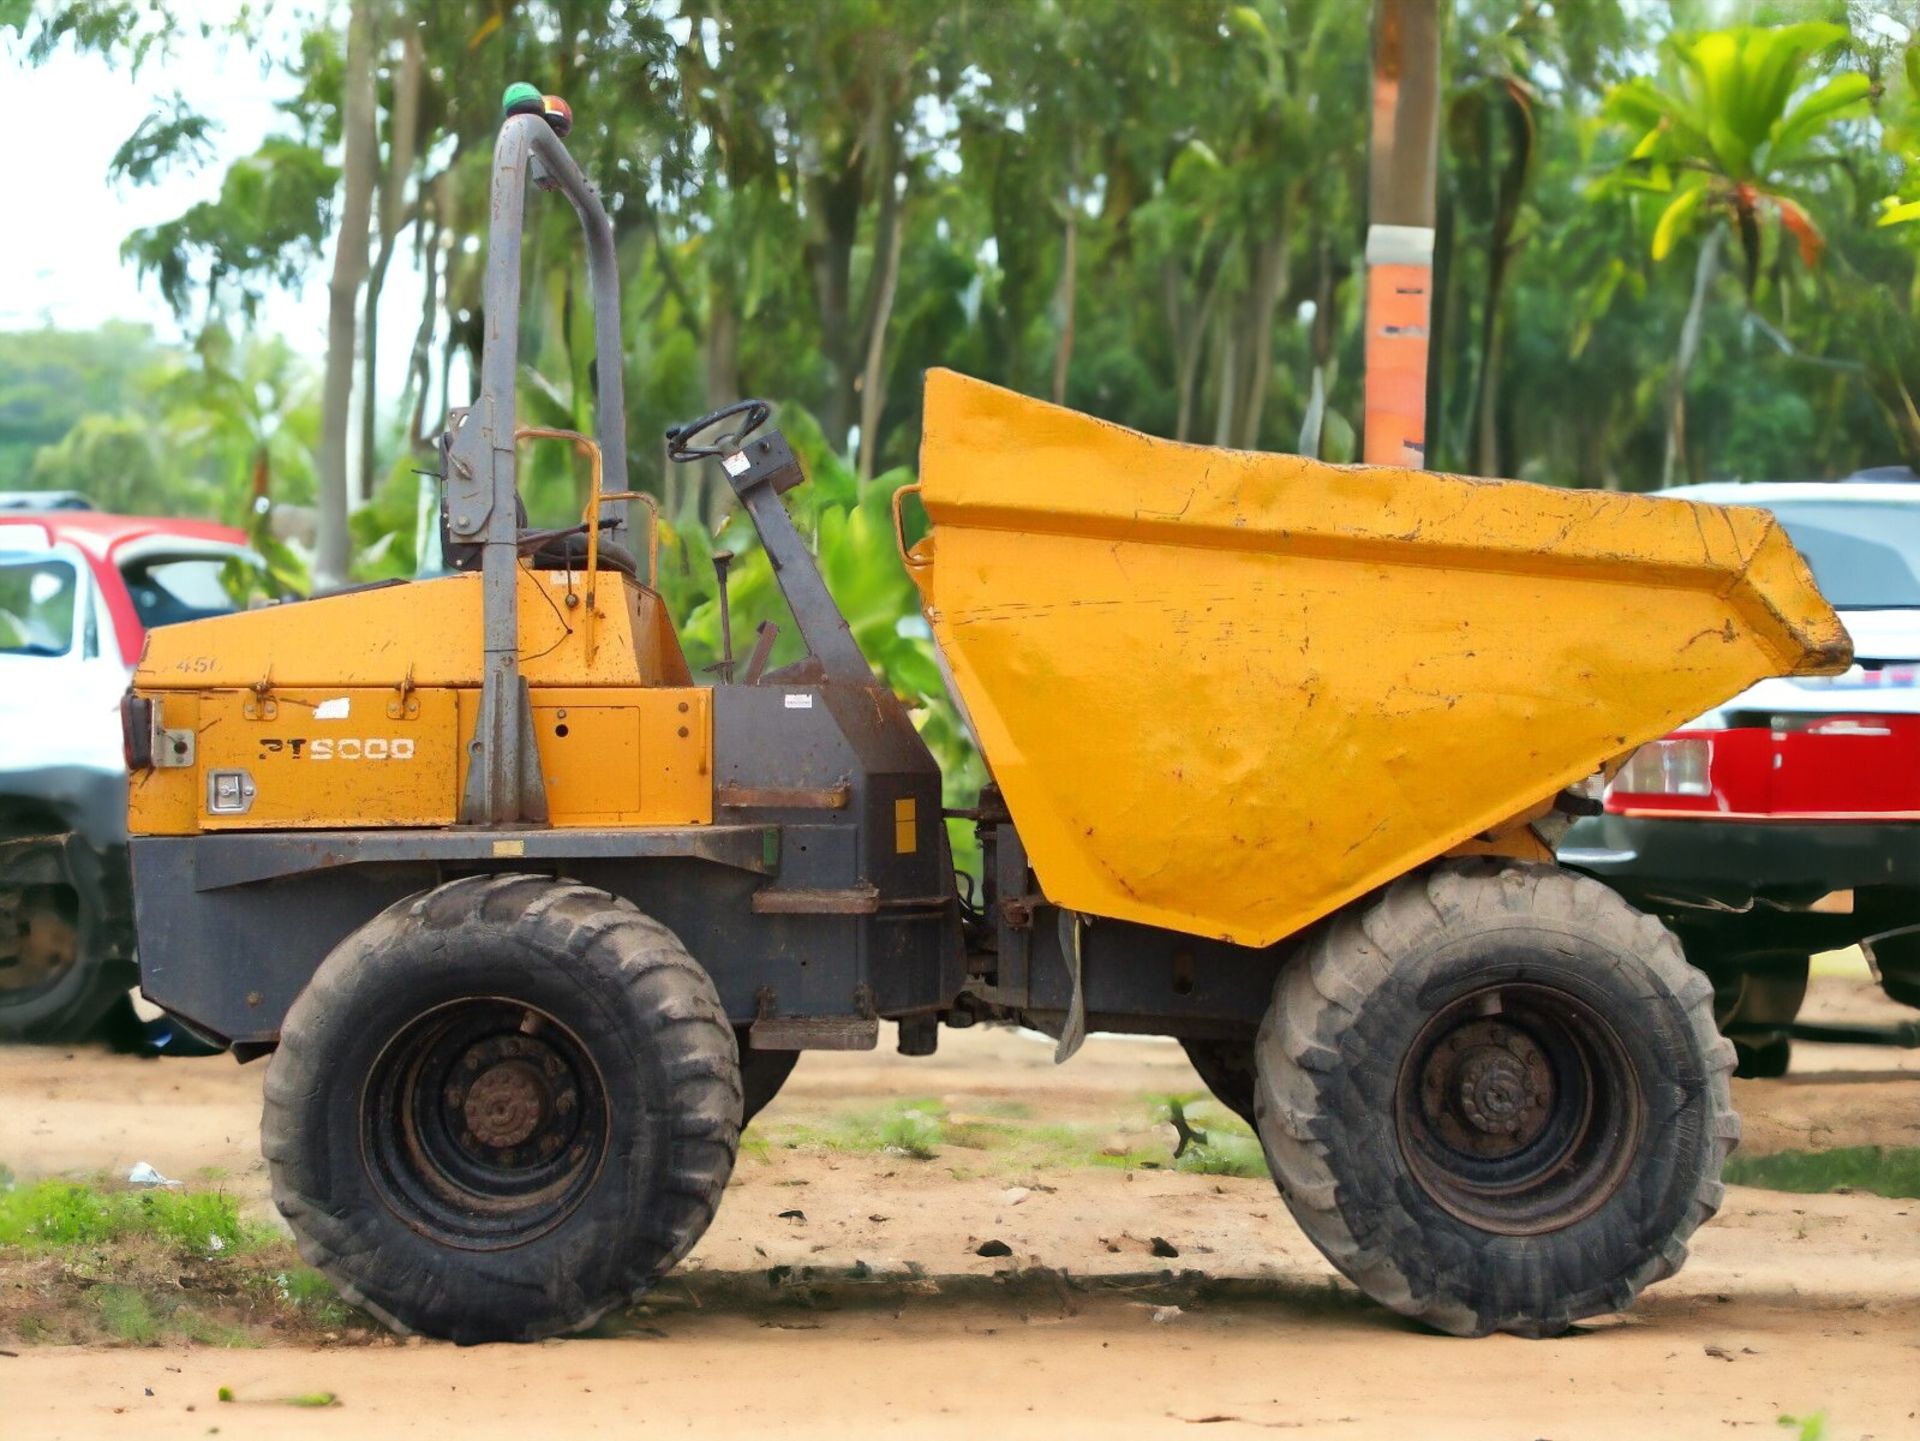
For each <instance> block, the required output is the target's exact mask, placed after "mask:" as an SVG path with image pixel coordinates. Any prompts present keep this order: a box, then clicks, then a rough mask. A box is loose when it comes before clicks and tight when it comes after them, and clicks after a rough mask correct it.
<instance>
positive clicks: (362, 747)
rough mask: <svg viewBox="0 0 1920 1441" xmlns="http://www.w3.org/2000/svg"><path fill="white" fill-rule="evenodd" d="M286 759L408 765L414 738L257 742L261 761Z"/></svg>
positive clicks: (326, 737)
mask: <svg viewBox="0 0 1920 1441" xmlns="http://www.w3.org/2000/svg"><path fill="white" fill-rule="evenodd" d="M278 755H286V756H291V757H292V758H293V759H294V760H297V761H298V760H309V761H410V760H412V759H413V737H411V736H395V737H394V738H393V739H391V740H389V739H387V738H386V737H385V736H314V737H311V738H309V737H307V736H289V737H287V738H286V739H284V740H275V739H273V738H271V737H269V738H265V739H263V740H262V741H261V742H260V759H261V760H265V759H266V758H267V757H268V756H278Z"/></svg>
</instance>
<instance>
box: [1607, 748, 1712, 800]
mask: <svg viewBox="0 0 1920 1441" xmlns="http://www.w3.org/2000/svg"><path fill="white" fill-rule="evenodd" d="M1712 768H1713V742H1712V741H1710V740H1708V739H1707V738H1706V737H1705V736H1684V737H1673V738H1669V739H1667V740H1658V741H1650V742H1648V743H1647V744H1646V745H1643V746H1641V747H1640V749H1639V750H1637V751H1635V752H1634V753H1633V756H1632V758H1631V759H1629V760H1628V761H1627V763H1626V764H1625V765H1623V766H1622V767H1620V773H1619V774H1618V775H1617V776H1615V777H1614V778H1613V790H1614V791H1615V792H1616V793H1624V794H1627V795H1636V796H1710V795H1712V794H1713V780H1712V776H1711V774H1710V773H1711V771H1712Z"/></svg>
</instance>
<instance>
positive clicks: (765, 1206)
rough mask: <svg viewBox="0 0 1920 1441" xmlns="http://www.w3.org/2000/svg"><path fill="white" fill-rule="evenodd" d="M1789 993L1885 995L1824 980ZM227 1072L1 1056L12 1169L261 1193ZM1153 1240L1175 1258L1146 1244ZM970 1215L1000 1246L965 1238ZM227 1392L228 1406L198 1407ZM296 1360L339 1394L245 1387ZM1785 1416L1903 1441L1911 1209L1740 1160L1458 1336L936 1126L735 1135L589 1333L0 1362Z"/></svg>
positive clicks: (1220, 1414) (1908, 1371)
mask: <svg viewBox="0 0 1920 1441" xmlns="http://www.w3.org/2000/svg"><path fill="white" fill-rule="evenodd" d="M1814 1005H1815V1007H1816V1010H1817V1011H1818V1013H1820V1014H1825V1015H1838V1014H1845V1015H1848V1016H1850V1017H1855V1018H1859V1017H1863V1016H1869V1015H1874V1014H1876V1013H1883V1012H1881V1009H1880V1007H1879V1006H1877V1005H1876V1004H1875V1003H1874V1002H1873V1001H1872V1000H1871V998H1869V997H1867V996H1866V995H1865V994H1864V993H1863V992H1862V990H1861V989H1860V988H1859V987H1858V986H1857V985H1854V984H1851V983H1848V982H1846V981H1844V980H1837V979H1831V978H1822V979H1821V980H1820V981H1819V982H1817V983H1816V997H1815V1002H1814ZM1917 1061H1920V1057H1915V1056H1912V1055H1908V1056H1895V1055H1890V1054H1889V1053H1886V1052H1880V1051H1873V1050H1868V1049H1839V1048H1814V1047H1806V1048H1802V1050H1801V1053H1800V1054H1799V1055H1798V1056H1797V1057H1796V1065H1795V1071H1794V1074H1793V1075H1791V1076H1790V1077H1789V1078H1788V1079H1787V1080H1786V1081H1784V1082H1768V1083H1760V1082H1754V1083H1741V1084H1740V1087H1739V1097H1738V1099H1739V1103H1740V1105H1741V1108H1742V1110H1743V1112H1744V1113H1745V1115H1746V1122H1747V1130H1748V1135H1749V1138H1750V1141H1751V1143H1752V1145H1751V1147H1750V1148H1751V1149H1760V1150H1774V1149H1781V1148H1785V1147H1808V1146H1812V1147H1819V1146H1834V1145H1850V1144H1871V1143H1880V1144H1906V1145H1914V1144H1920V1064H1916V1062H1917ZM1195 1085H1196V1083H1195V1081H1194V1079H1193V1077H1192V1073H1191V1071H1190V1070H1189V1069H1188V1067H1187V1065H1186V1062H1185V1060H1184V1059H1183V1058H1182V1056H1181V1055H1180V1052H1179V1051H1178V1049H1177V1048H1175V1047H1173V1046H1171V1045H1168V1044H1166V1043H1161V1042H1152V1041H1133V1040H1115V1039H1106V1038H1096V1039H1095V1040H1094V1041H1092V1042H1090V1043H1089V1044H1088V1046H1087V1048H1086V1050H1085V1051H1084V1052H1083V1053H1082V1054H1081V1055H1080V1056H1079V1057H1078V1058H1076V1059H1075V1061H1074V1062H1073V1063H1072V1064H1071V1065H1070V1066H1068V1067H1066V1068H1065V1069H1062V1070H1059V1071H1056V1070H1054V1068H1053V1067H1052V1065H1051V1056H1050V1049H1049V1047H1048V1046H1047V1045H1045V1044H1043V1043H1041V1042H1038V1041H1037V1040H1035V1039H1032V1038H1029V1037H1024V1036H1020V1035H1016V1034H1009V1033H984V1032H973V1033H962V1034H957V1035H950V1036H948V1037H947V1038H946V1039H945V1040H944V1041H943V1049H942V1052H941V1054H940V1055H939V1056H938V1057H935V1058H932V1059H930V1060H916V1061H908V1060H903V1059H901V1058H899V1057H895V1056H891V1055H887V1054H875V1055H869V1056H856V1057H844V1058H841V1057H819V1056H815V1057H809V1058H807V1059H806V1060H805V1061H803V1062H802V1064H801V1066H800V1068H799V1069H798V1070H797V1071H796V1073H795V1075H794V1078H793V1081H792V1082H791V1083H790V1085H789V1086H788V1088H787V1090H786V1092H785V1093H784V1094H783V1095H782V1096H781V1097H780V1099H779V1100H778V1101H777V1102H776V1103H775V1105H774V1106H773V1107H771V1108H769V1110H768V1112H767V1113H766V1117H765V1132H763V1133H774V1134H777V1132H778V1129H779V1127H780V1126H781V1125H783V1124H791V1123H806V1122H813V1121H817V1120H819V1119H822V1118H824V1117H827V1116H830V1115H832V1114H833V1113H835V1112H839V1111H844V1110H846V1109H848V1108H850V1107H855V1106H858V1105H862V1104H870V1103H871V1102H872V1101H873V1100H874V1099H875V1098H878V1097H886V1096H937V1097H940V1098H942V1099H943V1100H945V1102H946V1103H947V1105H948V1106H949V1107H950V1108H952V1109H953V1110H954V1111H955V1112H963V1113H964V1112H966V1111H967V1110H968V1109H969V1108H970V1107H971V1108H984V1107H989V1106H991V1105H993V1104H994V1103H995V1102H1001V1101H1009V1100H1015V1101H1020V1102H1023V1103H1026V1104H1028V1105H1030V1106H1032V1108H1033V1111H1034V1114H1035V1116H1036V1117H1044V1118H1048V1119H1053V1118H1058V1119H1062V1120H1072V1121H1076V1122H1079V1123H1081V1124H1093V1125H1100V1126H1111V1127H1112V1128H1114V1129H1115V1130H1126V1129H1129V1128H1132V1129H1138V1128H1140V1127H1142V1126H1144V1125H1145V1124H1146V1122H1145V1120H1144V1117H1145V1116H1146V1114H1147V1108H1146V1106H1145V1104H1144V1102H1143V1099H1142V1098H1143V1097H1144V1096H1146V1095H1149V1094H1152V1093H1156V1092H1157V1093H1165V1092H1168V1091H1182V1090H1190V1089H1193V1088H1194V1087H1195ZM259 1086H260V1068H258V1067H247V1068H239V1067H236V1066H234V1065H233V1064H232V1063H231V1062H229V1061H226V1060H224V1059H221V1060H215V1061H211V1062H174V1063H139V1062H133V1061H128V1060H124V1059H119V1058H114V1057H110V1056H105V1055H102V1054H99V1053H96V1052H91V1051H85V1050H81V1051H73V1052H66V1051H56V1050H19V1051H13V1052H0V1161H4V1162H5V1163H6V1164H7V1165H9V1166H11V1167H12V1168H13V1170H14V1171H15V1172H16V1173H17V1174H19V1175H20V1176H22V1177H31V1176H37V1175H43V1174H54V1173H60V1172H67V1171H75V1172H94V1171H99V1170H103V1169H105V1170H112V1171H116V1172H120V1173H122V1174H124V1171H125V1168H126V1167H128V1166H130V1165H132V1164H133V1163H134V1162H135V1161H140V1160H145V1161H148V1162H150V1163H152V1164H153V1165H155V1166H157V1167H159V1168H160V1169H161V1170H162V1171H163V1172H165V1173H167V1174H169V1175H172V1176H180V1177H185V1178H188V1179H195V1178H208V1177H216V1176H217V1177H219V1178H221V1179H222V1184H225V1185H227V1186H230V1187H231V1188H232V1189H234V1190H235V1191H236V1192H239V1193H240V1194H242V1195H244V1196H246V1197H248V1198H249V1199H250V1200H251V1201H253V1202H254V1203H255V1204H257V1205H258V1206H260V1207H261V1208H262V1209H264V1207H265V1177H264V1173H263V1170H262V1168H261V1166H260V1163H259V1161H258V1158H257V1154H256V1151H255V1146H256V1144H257V1142H256V1136H257V1124H258V1106H259ZM956 1173H957V1174H956ZM1022 1192H1024V1194H1021V1193H1022ZM794 1211H797V1212H800V1213H802V1214H801V1215H800V1216H783V1215H782V1214H781V1213H783V1212H794ZM1154 1237H1161V1238H1163V1239H1164V1240H1166V1241H1167V1242H1169V1243H1171V1245H1172V1246H1173V1247H1174V1248H1175V1249H1177V1250H1178V1252H1179V1256H1178V1258H1177V1259H1162V1258H1156V1257H1154V1256H1153V1255H1152V1254H1151V1252H1150V1249H1149V1247H1150V1245H1151V1241H1152V1238H1154ZM988 1239H995V1240H1001V1241H1004V1242H1005V1243H1006V1244H1007V1245H1008V1246H1009V1247H1010V1248H1011V1250H1012V1252H1013V1254H1012V1256H1011V1258H1009V1259H1000V1260H988V1259H984V1258H981V1257H979V1256H977V1255H975V1254H974V1251H975V1248H976V1247H977V1246H978V1245H979V1244H980V1243H981V1242H982V1241H983V1240H988ZM777 1268H785V1269H777ZM1010 1268H1011V1273H1010ZM771 1278H778V1279H777V1280H775V1279H771ZM4 1304H5V1301H4V1298H0V1305H4ZM223 1386H224V1387H229V1388H231V1389H232V1391H233V1392H234V1394H235V1396H236V1400H235V1401H234V1402H232V1403H230V1404H223V1403H220V1402H219V1401H217V1399H216V1396H217V1392H218V1389H219V1388H220V1387H223ZM316 1390H324V1391H330V1392H333V1393H335V1394H336V1395H338V1397H339V1398H340V1403H341V1404H340V1405H339V1406H338V1407H336V1408H332V1409H327V1410H317V1411H309V1410H296V1409H292V1408H289V1407H286V1406H284V1405H279V1404H276V1403H275V1398H279V1397H285V1396H289V1395H297V1394H302V1393H308V1392H313V1391H316ZM149 1392H151V1394H148V1393H149ZM1815 1411H1824V1412H1825V1413H1826V1416H1827V1418H1828V1432H1827V1434H1828V1435H1829V1436H1830V1437H1834V1438H1843V1437H1844V1438H1852V1437H1866V1436H1874V1437H1879V1438H1895V1437H1920V1202H1915V1201H1895V1200H1883V1199H1880V1198H1877V1197H1871V1196H1787V1195H1779V1194H1774V1193H1768V1192H1761V1191H1754V1190H1746V1189H1740V1188H1736V1189H1734V1190H1733V1191H1732V1192H1731V1193H1730V1194H1729V1197H1728V1200H1727V1204H1726V1206H1725V1208H1724V1209H1723V1211H1722V1213H1721V1216H1720V1218H1719V1220H1718V1221H1716V1222H1715V1223H1714V1224H1713V1225H1712V1226H1710V1227H1708V1228H1707V1229H1706V1230H1705V1231H1703V1232H1702V1233H1701V1234H1700V1235H1699V1237H1698V1238H1697V1239H1696V1242H1695V1247H1694V1258H1693V1261H1692V1263H1691V1264H1690V1265H1689V1266H1688V1267H1687V1269H1686V1270H1685V1271H1683V1272H1682V1273H1681V1275H1680V1276H1679V1277H1677V1278H1676V1279H1675V1280H1673V1281H1671V1282H1669V1283H1667V1284H1666V1285H1664V1286H1662V1287H1659V1288H1657V1289H1656V1290H1654V1291H1653V1292H1652V1293H1650V1294H1649V1295H1648V1296H1647V1297H1646V1298H1645V1299H1644V1300H1643V1302H1642V1303H1641V1305H1640V1306H1639V1307H1638V1308H1637V1309H1636V1311H1635V1312H1634V1313H1633V1314H1632V1315H1631V1316H1629V1317H1626V1318H1623V1319H1621V1320H1618V1321H1614V1322H1610V1323H1607V1324H1602V1325H1596V1326H1593V1327H1590V1328H1587V1329H1585V1330H1584V1331H1583V1332H1582V1333H1580V1334H1578V1335H1575V1336H1570V1337H1566V1338H1563V1339H1560V1340H1556V1341H1548V1342H1520V1341H1514V1340H1510V1339H1507V1338H1495V1339H1492V1340H1488V1341H1478V1342H1461V1341H1454V1340H1450V1339H1446V1338H1440V1337H1435V1336H1431V1335H1427V1334H1424V1333H1421V1332H1417V1331H1415V1330H1413V1329H1412V1328H1410V1327H1408V1326H1406V1325H1404V1324H1402V1323H1401V1322H1400V1321H1399V1320H1398V1319H1397V1318H1395V1317H1393V1316H1391V1315H1389V1314H1388V1313H1386V1312H1383V1311H1381V1310H1380V1309H1378V1308H1376V1307H1374V1306H1372V1305H1370V1304H1368V1303H1366V1302H1365V1301H1363V1300H1361V1299H1360V1298H1358V1297H1357V1296H1356V1295H1355V1294H1354V1293H1353V1292H1352V1291H1351V1289H1350V1288H1348V1287H1346V1286H1345V1285H1344V1283H1342V1282H1339V1281H1338V1280H1337V1278H1335V1276H1334V1275H1333V1272H1332V1271H1331V1270H1330V1268H1328V1267H1327V1265H1326V1264H1325V1263H1324V1262H1323V1261H1322V1260H1321V1259H1320V1258H1319V1256H1318V1255H1317V1254H1316V1253H1315V1252H1314V1251H1313V1250H1312V1248H1311V1247H1310V1246H1309V1245H1308V1244H1307V1243H1306V1241H1305V1240H1304V1239H1303V1238H1302V1237H1301V1236H1300V1234H1299V1232H1298V1231H1297V1230H1296V1229H1295V1227H1294V1226H1293V1224H1292V1222H1291V1220H1290V1219H1289V1218H1288V1216H1287V1212H1286V1208H1285V1207H1284V1206H1283V1205H1282V1204H1281V1203H1280V1201H1279V1200H1278V1198H1277V1197H1276V1196H1275V1195H1274V1193H1273V1190H1272V1188H1271V1186H1270V1185H1269V1184H1268V1183H1267V1182H1265V1181H1251V1180H1239V1179H1233V1178H1223V1177H1209V1176H1199V1175H1186V1174H1175V1173H1170V1172H1159V1171H1134V1172H1122V1171H1117V1170H1106V1169H1099V1170H1088V1169H1058V1170H1048V1171H1045V1172H1041V1173H1027V1174H1008V1173H1006V1172H1005V1171H1004V1170H1003V1169H1000V1168H996V1167H994V1166H992V1165H990V1164H984V1163H983V1162H982V1158H980V1157H979V1156H978V1155H977V1154H970V1153H967V1152H964V1151H960V1150H954V1149H949V1150H947V1151H946V1152H945V1153H943V1154H942V1155H941V1156H940V1157H938V1158H937V1159H935V1160H933V1161H924V1162H916V1161H911V1160H907V1159H904V1158H897V1157H890V1156H859V1155H835V1154H819V1153H808V1152H796V1151H788V1150H784V1149H781V1148H779V1147H773V1148H770V1149H769V1148H754V1149H753V1150H752V1151H750V1153H749V1154H747V1155H745V1156H743V1158H742V1161H741V1165H740V1168H739V1170H738V1171H737V1173H736V1177H735V1182H734V1185H733V1187H732V1188H731V1190H730V1191H729V1193H728V1196H727V1200H726V1203H725V1205H724V1206H723V1207H722V1210H721V1213H720V1217H719V1220H718V1222H717V1223H716V1225H715V1226H714V1228H713V1230H712V1232H711V1233H710V1234H709V1235H708V1237H707V1238H706V1240H705V1241H704V1242H703V1243H702V1244H701V1246H700V1247H699V1249H698V1250H697V1251H696V1253H695V1254H694V1256H693V1257H692V1258H691V1260H690V1261H689V1263H688V1265H687V1266H686V1267H684V1268H683V1269H682V1271H681V1272H679V1273H677V1274H676V1276H675V1277H673V1278H671V1279H670V1280H669V1281H668V1282H667V1283H666V1285H665V1286H664V1287H663V1288H662V1290H661V1291H660V1293H658V1294H657V1296H656V1297H655V1298H654V1299H653V1301H652V1303H651V1304H649V1305H648V1306H647V1307H645V1308H642V1309H641V1310H640V1311H638V1312H636V1313H634V1314H633V1315H631V1316H629V1317H627V1318H624V1319H622V1320H621V1321H620V1322H618V1323H616V1324H613V1325H610V1326H608V1327H606V1328H603V1331H602V1333H601V1334H599V1335H596V1336H595V1337H594V1338H591V1339H585V1340H574V1341H568V1342H564V1343H550V1344H548V1345H545V1346H537V1347H527V1348H509V1347H480V1348H474V1349H471V1350H459V1349H456V1348H453V1347H448V1346H442V1345H438V1344H432V1343H426V1344H406V1345H402V1344H398V1343H382V1344H379V1345H376V1346H373V1347H370V1348H366V1347H362V1348H321V1349H296V1348H282V1349H268V1350H258V1351H220V1350H212V1349H206V1348H198V1347H195V1348H187V1349H171V1348H170V1349H155V1350H140V1351H126V1350H93V1349H71V1348H46V1349H36V1350H27V1351H24V1352H23V1353H22V1354H20V1355H18V1356H11V1357H9V1356H0V1416H4V1417H5V1418H6V1419H5V1421H4V1422H0V1434H4V1435H6V1436H8V1437H11V1436H15V1435H17V1436H20V1437H23V1438H28V1437H31V1438H41V1437H47V1438H54V1437H91V1436H127V1437H140V1438H143V1441H144V1438H158V1437H173V1436H204V1435H207V1434H209V1428H212V1427H218V1428H220V1431H221V1433H223V1434H227V1435H233V1434H255V1433H265V1432H268V1431H271V1432H272V1434H275V1435H277V1436H286V1437H292V1438H297V1437H305V1436H322V1435H324V1436H348V1435H352V1436H354V1437H356V1438H357V1441H358V1438H368V1437H380V1436H386V1435H399V1434H403V1433H404V1434H406V1435H409V1436H420V1437H428V1438H432V1437H443V1436H444V1437H456V1436H457V1437H475V1436H491V1435H503V1436H504V1435H512V1436H528V1435H532V1436H545V1435H549V1434H555V1433H558V1432H560V1431H562V1430H563V1429H564V1431H565V1432H566V1433H568V1434H583V1435H626V1434H633V1433H636V1432H641V1431H645V1430H662V1431H673V1432H675V1433H679V1434H695V1435H702V1436H708V1435H732V1434H747V1433H759V1434H765V1433H766V1432H768V1431H772V1430H777V1431H779V1432H782V1433H785V1434H787V1435H791V1436H804V1437H813V1436H820V1437H827V1436H833V1437H839V1436H845V1435H848V1434H867V1433H868V1432H869V1431H872V1432H884V1433H887V1434H899V1435H906V1436H948V1435H951V1436H968V1437H973V1436H978V1435H980V1434H982V1433H983V1432H989V1431H990V1432H993V1433H998V1434H1001V1435H1006V1436H1029V1435H1032V1436H1040V1435H1045V1436H1048V1437H1078V1436H1083V1435H1084V1436H1093V1435H1096V1434H1098V1435H1101V1436H1115V1435H1125V1436H1131V1435H1145V1434H1161V1435H1176V1434H1179V1435H1186V1434H1191V1433H1190V1432H1189V1430H1188V1428H1189V1427H1191V1426H1200V1425H1207V1426H1218V1427H1220V1428H1221V1432H1220V1434H1223V1435H1230V1434H1236V1433H1240V1432H1246V1431H1250V1430H1262V1429H1285V1430H1295V1431H1300V1432H1303V1433H1305V1434H1308V1435H1328V1436H1337V1437H1353V1438H1392V1441H1403V1438H1406V1437H1442V1438H1444V1437H1454V1436H1460V1437H1467V1436H1472V1437H1474V1438H1503V1437H1513V1438H1516V1441H1525V1438H1533V1437H1551V1438H1556V1441H1567V1438H1579V1437H1596V1438H1597V1437H1608V1438H1612V1437H1615V1436H1617V1435H1619V1434H1622V1433H1623V1432H1624V1433H1626V1434H1633V1435H1638V1436H1673V1437H1700V1436H1708V1435H1723V1434H1733V1435H1738V1434H1741V1433H1742V1432H1752V1433H1753V1434H1757V1435H1763V1436H1778V1435H1785V1434H1788V1433H1786V1432H1783V1431H1781V1430H1780V1429H1779V1427H1778V1425H1777V1420H1776V1418H1777V1417H1779V1416H1780V1415H1781V1414H1783V1413H1790V1414H1795V1415H1805V1414H1808V1413H1811V1412H1815ZM1201 1434H1203V1435H1205V1434H1210V1433H1201Z"/></svg>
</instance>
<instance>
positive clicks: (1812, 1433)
mask: <svg viewBox="0 0 1920 1441" xmlns="http://www.w3.org/2000/svg"><path fill="white" fill-rule="evenodd" d="M1779 1424H1780V1425H1781V1426H1782V1427H1784V1428H1785V1429H1787V1430H1789V1431H1792V1432H1794V1433H1795V1435H1796V1436H1798V1438H1799V1441H1827V1413H1826V1412H1824V1411H1816V1412H1814V1413H1813V1414H1812V1415H1811V1416H1782V1417H1780V1418H1779Z"/></svg>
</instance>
